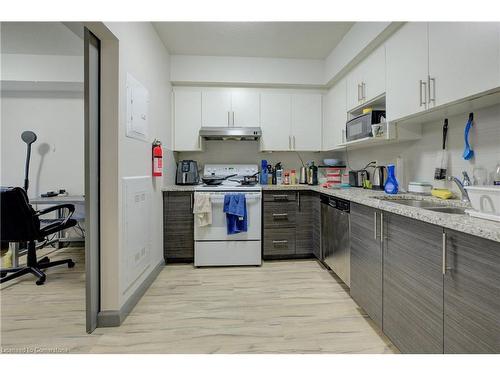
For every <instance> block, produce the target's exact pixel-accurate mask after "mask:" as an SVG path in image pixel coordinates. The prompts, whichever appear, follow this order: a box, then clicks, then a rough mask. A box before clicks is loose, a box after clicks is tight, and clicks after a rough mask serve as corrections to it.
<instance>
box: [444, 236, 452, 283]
mask: <svg viewBox="0 0 500 375" xmlns="http://www.w3.org/2000/svg"><path fill="white" fill-rule="evenodd" d="M446 263H448V260H447V249H446V232H445V231H443V270H442V271H443V275H446V271H449V270H451V267H448V266H447V265H446Z"/></svg>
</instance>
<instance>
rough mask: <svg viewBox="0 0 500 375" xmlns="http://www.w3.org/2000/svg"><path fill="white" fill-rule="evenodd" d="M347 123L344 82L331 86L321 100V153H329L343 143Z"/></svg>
mask: <svg viewBox="0 0 500 375" xmlns="http://www.w3.org/2000/svg"><path fill="white" fill-rule="evenodd" d="M346 121H347V105H346V81H345V80H341V81H340V82H338V83H337V84H335V86H333V87H332V88H331V89H330V91H328V94H326V95H325V96H324V99H323V132H322V139H323V146H322V150H323V151H329V150H332V149H333V148H335V147H336V146H338V145H339V144H341V143H342V142H343V137H342V134H343V130H344V129H345V123H346Z"/></svg>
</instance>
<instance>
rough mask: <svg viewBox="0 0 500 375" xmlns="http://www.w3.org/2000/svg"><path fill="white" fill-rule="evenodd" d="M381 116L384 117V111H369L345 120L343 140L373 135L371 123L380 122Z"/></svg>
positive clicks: (348, 140) (353, 139)
mask: <svg viewBox="0 0 500 375" xmlns="http://www.w3.org/2000/svg"><path fill="white" fill-rule="evenodd" d="M383 117H385V111H371V112H370V113H366V114H364V115H360V116H358V117H355V118H353V119H352V120H349V121H347V123H346V125H345V140H346V141H347V142H350V141H355V140H356V139H361V138H367V137H373V134H372V125H375V124H380V122H381V120H382V118H383Z"/></svg>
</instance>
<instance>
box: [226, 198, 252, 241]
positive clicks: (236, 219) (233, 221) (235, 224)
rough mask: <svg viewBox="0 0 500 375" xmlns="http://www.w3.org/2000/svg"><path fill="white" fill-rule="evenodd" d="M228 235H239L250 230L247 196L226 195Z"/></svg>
mask: <svg viewBox="0 0 500 375" xmlns="http://www.w3.org/2000/svg"><path fill="white" fill-rule="evenodd" d="M223 211H224V212H225V213H226V223H227V234H237V233H240V232H246V231H247V230H248V220H247V201H246V198H245V194H226V195H224V208H223Z"/></svg>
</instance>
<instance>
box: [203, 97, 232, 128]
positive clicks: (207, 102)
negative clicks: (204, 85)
mask: <svg viewBox="0 0 500 375" xmlns="http://www.w3.org/2000/svg"><path fill="white" fill-rule="evenodd" d="M202 113H203V116H202V118H203V120H202V124H203V126H229V125H230V124H231V121H232V119H231V91H229V90H208V91H203V96H202Z"/></svg>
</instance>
